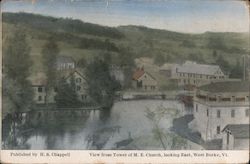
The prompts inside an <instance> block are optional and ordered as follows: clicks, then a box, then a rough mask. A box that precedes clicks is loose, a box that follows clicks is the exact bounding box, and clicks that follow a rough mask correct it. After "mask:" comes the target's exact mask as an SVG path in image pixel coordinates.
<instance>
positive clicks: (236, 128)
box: [222, 124, 249, 138]
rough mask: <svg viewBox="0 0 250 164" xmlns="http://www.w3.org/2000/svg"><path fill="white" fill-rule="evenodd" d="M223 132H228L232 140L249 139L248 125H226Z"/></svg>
mask: <svg viewBox="0 0 250 164" xmlns="http://www.w3.org/2000/svg"><path fill="white" fill-rule="evenodd" d="M224 131H229V132H230V133H231V134H232V135H233V136H234V138H249V124H228V125H227V126H226V127H225V128H224V129H223V130H222V132H224Z"/></svg>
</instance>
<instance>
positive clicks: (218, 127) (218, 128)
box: [216, 126, 220, 134]
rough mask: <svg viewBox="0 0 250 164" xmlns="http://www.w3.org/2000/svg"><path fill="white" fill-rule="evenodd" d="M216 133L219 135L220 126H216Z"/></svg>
mask: <svg viewBox="0 0 250 164" xmlns="http://www.w3.org/2000/svg"><path fill="white" fill-rule="evenodd" d="M216 131H217V134H220V126H217V129H216Z"/></svg>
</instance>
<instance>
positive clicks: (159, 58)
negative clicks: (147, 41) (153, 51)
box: [154, 54, 165, 66]
mask: <svg viewBox="0 0 250 164" xmlns="http://www.w3.org/2000/svg"><path fill="white" fill-rule="evenodd" d="M154 63H155V64H157V65H159V66H161V65H162V64H164V63H165V57H164V55H163V54H158V55H156V56H155V58H154Z"/></svg>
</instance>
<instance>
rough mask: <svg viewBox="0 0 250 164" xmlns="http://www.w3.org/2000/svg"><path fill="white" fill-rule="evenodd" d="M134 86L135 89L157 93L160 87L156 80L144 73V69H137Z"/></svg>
mask: <svg viewBox="0 0 250 164" xmlns="http://www.w3.org/2000/svg"><path fill="white" fill-rule="evenodd" d="M132 80H133V81H132V85H133V87H134V88H135V89H138V90H142V91H156V90H158V85H157V81H156V79H155V78H154V77H153V76H152V75H151V74H149V73H148V72H146V71H144V69H143V68H137V69H136V70H135V72H134V74H133V77H132Z"/></svg>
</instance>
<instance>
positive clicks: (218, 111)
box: [217, 110, 220, 118]
mask: <svg viewBox="0 0 250 164" xmlns="http://www.w3.org/2000/svg"><path fill="white" fill-rule="evenodd" d="M217 118H220V110H217Z"/></svg>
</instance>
